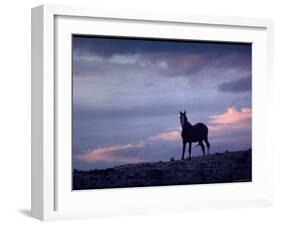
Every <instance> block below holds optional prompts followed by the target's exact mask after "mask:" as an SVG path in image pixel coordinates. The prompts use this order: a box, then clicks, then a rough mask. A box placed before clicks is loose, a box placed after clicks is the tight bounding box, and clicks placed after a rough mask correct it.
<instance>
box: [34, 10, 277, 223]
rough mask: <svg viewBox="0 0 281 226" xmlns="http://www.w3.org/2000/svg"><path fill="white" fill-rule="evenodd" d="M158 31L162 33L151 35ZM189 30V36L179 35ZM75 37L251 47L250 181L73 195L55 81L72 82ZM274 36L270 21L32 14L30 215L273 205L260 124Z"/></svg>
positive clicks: (64, 87)
mask: <svg viewBox="0 0 281 226" xmlns="http://www.w3.org/2000/svg"><path fill="white" fill-rule="evenodd" d="M139 26H140V27H142V28H143V29H139V28H140V27H139ZM157 26H160V27H163V29H162V30H161V29H158V30H157V29H156V30H157V31H155V29H154V28H155V27H157ZM179 26H180V27H179ZM134 27H137V28H134ZM167 27H168V28H169V29H164V28H167ZM93 28H95V31H93ZM144 28H145V29H144ZM187 28H189V29H190V31H191V32H189V33H190V34H189V36H188V37H186V33H184V32H183V33H182V32H181V31H182V30H184V29H187ZM241 31H243V32H241ZM77 32H78V33H82V34H83V33H85V34H92V33H95V34H103V35H113V34H114V35H117V36H118V35H119V36H135V37H156V38H157V37H166V38H186V39H191V40H213V41H230V42H235V41H237V42H239V41H240V42H251V43H253V45H254V48H253V55H252V57H253V136H252V138H253V150H254V151H253V168H252V170H253V182H249V183H243V184H241V183H238V184H236V183H232V184H210V185H184V186H168V187H167V186H165V187H149V188H133V189H132V188H125V189H107V190H99V191H91V190H89V191H75V192H73V191H72V190H71V170H69V169H71V168H70V166H71V153H69V150H71V140H70V139H71V123H70V121H69V120H70V118H71V112H70V109H71V95H70V93H71V79H70V77H69V76H65V77H64V76H57V75H59V74H66V75H71V42H70V41H69V38H70V35H71V34H72V33H77ZM272 33H273V22H272V21H271V20H265V19H253V18H236V17H221V16H197V15H182V14H170V13H163V14H159V13H157V14H155V13H153V12H131V11H130V12H128V11H115V10H101V9H91V8H83V7H70V6H55V5H43V6H39V7H36V8H33V9H32V186H31V188H32V191H31V194H32V200H31V213H32V216H33V217H35V218H38V219H41V220H56V219H69V218H88V217H97V216H116V215H130V214H143V213H156V212H165V211H166V212H169V211H170V212H172V211H186V210H195V209H208V208H229V207H231V208H233V207H254V206H264V205H271V204H272V202H273V181H272V178H271V177H269V176H268V175H270V174H271V173H272V172H273V169H272V167H273V166H272V163H273V159H272V156H273V153H272V150H271V149H270V148H269V143H268V142H267V140H266V134H267V133H268V129H267V124H266V120H267V117H268V115H269V114H268V111H269V109H270V104H271V102H270V101H267V100H268V99H270V97H271V93H272V84H273V79H272V78H273V74H272V61H273V59H272V58H273V46H272V45H273V40H272V39H273V34H272ZM62 50H63V51H62ZM61 65H63V67H62V66H61ZM265 106H266V107H265ZM58 109H60V110H58ZM62 115H63V117H62ZM264 150H266V153H265V152H264ZM210 194H211V195H210Z"/></svg>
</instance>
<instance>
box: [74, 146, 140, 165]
mask: <svg viewBox="0 0 281 226" xmlns="http://www.w3.org/2000/svg"><path fill="white" fill-rule="evenodd" d="M142 147H144V145H143V144H141V143H138V144H125V145H113V146H108V147H98V148H94V149H88V150H87V151H85V152H84V153H81V154H77V155H76V156H75V159H76V160H80V161H85V162H98V161H103V162H113V161H115V162H127V163H134V162H140V161H141V160H140V159H139V158H137V157H136V156H132V155H126V152H132V151H134V149H139V148H142Z"/></svg>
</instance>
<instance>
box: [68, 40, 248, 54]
mask: <svg viewBox="0 0 281 226" xmlns="http://www.w3.org/2000/svg"><path fill="white" fill-rule="evenodd" d="M128 40H129V42H128ZM160 40H161V39H160ZM73 46H74V51H75V52H76V51H77V53H78V54H96V55H101V56H106V57H108V56H112V55H114V54H135V53H164V54H167V53H177V54H186V53H190V54H194V53H202V54H209V53H211V54H214V55H226V54H229V53H243V54H245V55H248V56H250V55H251V51H249V45H248V44H233V43H219V42H218V43H215V42H213V43H212V42H192V41H188V42H186V41H179V40H178V41H175V40H161V41H159V39H128V38H127V39H126V38H122V39H120V38H119V39H118V38H108V37H105V38H102V37H96V38H95V36H74V37H73Z"/></svg>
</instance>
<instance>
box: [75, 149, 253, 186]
mask: <svg viewBox="0 0 281 226" xmlns="http://www.w3.org/2000/svg"><path fill="white" fill-rule="evenodd" d="M251 160H252V158H251V149H250V150H247V151H236V152H225V153H216V154H212V155H209V156H205V157H203V156H199V157H194V158H192V159H191V160H187V159H186V160H171V161H168V162H162V161H160V162H146V163H137V164H126V165H120V166H116V167H113V168H108V169H95V170H88V171H80V170H74V171H73V189H74V190H81V189H100V188H122V187H145V186H160V185H182V184H202V183H223V182H245V181H251V180H252V173H251V172H252V170H251V169H252V161H251Z"/></svg>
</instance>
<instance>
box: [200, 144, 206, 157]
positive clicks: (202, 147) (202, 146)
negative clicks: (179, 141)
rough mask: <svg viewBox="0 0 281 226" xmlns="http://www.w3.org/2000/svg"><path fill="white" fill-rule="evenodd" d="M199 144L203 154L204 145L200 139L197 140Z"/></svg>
mask: <svg viewBox="0 0 281 226" xmlns="http://www.w3.org/2000/svg"><path fill="white" fill-rule="evenodd" d="M199 145H200V147H201V149H202V152H203V156H205V147H204V144H203V142H202V141H200V142H199Z"/></svg>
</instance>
